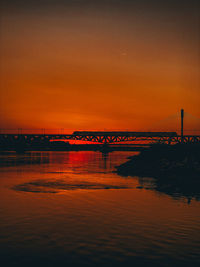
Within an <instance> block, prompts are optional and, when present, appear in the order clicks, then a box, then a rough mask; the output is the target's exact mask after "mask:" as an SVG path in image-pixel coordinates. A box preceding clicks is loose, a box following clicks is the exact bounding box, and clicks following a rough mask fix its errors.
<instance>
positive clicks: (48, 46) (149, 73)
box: [0, 0, 200, 133]
mask: <svg viewBox="0 0 200 267" xmlns="http://www.w3.org/2000/svg"><path fill="white" fill-rule="evenodd" d="M41 2H42V1H41ZM86 2H87V4H86V5H84V6H83V4H82V3H81V1H78V2H77V4H74V2H73V1H67V3H68V4H66V5H65V4H64V3H63V2H62V1H58V3H59V4H55V3H53V2H52V1H51V3H52V5H50V6H49V7H48V8H47V7H45V5H42V4H41V5H38V6H37V4H34V2H32V1H30V4H27V3H26V4H25V2H23V1H22V3H23V4H22V5H21V7H20V6H18V7H17V6H15V5H14V2H13V3H12V1H11V3H12V4H11V5H10V6H9V5H8V4H6V3H5V4H4V5H3V8H2V11H1V21H2V25H1V49H0V52H1V66H0V78H1V92H0V94H1V99H0V101H1V107H0V125H1V128H26V129H27V128H28V129H32V128H33V129H38V128H40V129H42V128H47V129H62V128H64V129H66V131H67V132H69V133H70V132H73V131H75V130H100V129H101V130H104V129H107V130H122V129H124V130H135V131H141V130H148V129H151V126H152V125H153V124H154V123H155V122H156V121H159V120H161V119H164V118H165V117H168V116H169V115H170V114H173V113H176V112H178V111H179V110H180V109H181V108H184V109H185V110H186V111H188V113H192V114H194V115H195V116H197V117H200V108H199V99H200V91H199V85H200V79H199V70H200V61H199V14H198V9H196V1H191V2H190V4H185V2H184V1H183V4H182V6H180V7H179V8H176V7H175V6H173V5H171V4H166V3H165V5H166V6H164V8H161V6H159V5H157V1H152V3H154V4H152V5H149V4H148V1H145V0H143V1H141V2H142V3H143V5H142V4H141V5H140V3H139V1H136V3H137V4H135V5H133V4H131V3H130V1H117V4H114V3H113V1H109V3H110V4H109V5H107V4H106V1H103V2H102V4H100V1H93V4H91V1H86ZM169 2H170V1H169ZM174 2H177V1H174ZM170 3H171V2H170ZM188 6H189V7H190V9H188ZM186 10H187V12H186ZM195 127H198V125H197V124H196V125H195Z"/></svg>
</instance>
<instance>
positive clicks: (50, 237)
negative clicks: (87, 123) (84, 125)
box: [0, 152, 200, 267]
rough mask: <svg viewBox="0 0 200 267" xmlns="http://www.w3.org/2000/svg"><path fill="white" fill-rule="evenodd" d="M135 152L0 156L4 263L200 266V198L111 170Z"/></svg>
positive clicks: (0, 236)
mask: <svg viewBox="0 0 200 267" xmlns="http://www.w3.org/2000/svg"><path fill="white" fill-rule="evenodd" d="M133 154H134V152H112V153H109V154H108V155H107V154H102V153H100V152H33V153H27V154H25V155H16V154H14V153H7V154H4V155H0V162H1V166H0V262H1V266H44V267H45V266H47V267H48V266H200V202H199V201H197V200H195V199H192V200H191V201H188V199H186V198H185V197H184V196H181V195H180V194H179V195H178V196H170V195H167V194H165V193H160V192H157V191H156V189H155V188H154V180H153V179H149V178H143V179H141V178H138V177H121V176H118V175H117V174H116V173H113V170H114V167H115V166H116V165H119V164H121V163H123V162H125V161H126V160H127V157H128V156H131V155H133ZM144 167H145V166H144Z"/></svg>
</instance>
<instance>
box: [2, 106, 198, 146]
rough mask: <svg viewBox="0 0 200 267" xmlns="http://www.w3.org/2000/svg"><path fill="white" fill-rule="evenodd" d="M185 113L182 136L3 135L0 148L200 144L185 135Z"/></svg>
mask: <svg viewBox="0 0 200 267" xmlns="http://www.w3.org/2000/svg"><path fill="white" fill-rule="evenodd" d="M183 119H184V111H183V110H181V134H180V135H178V134H177V132H168V131H165V132H157V131H150V132H133V131H75V132H73V133H72V134H49V133H42V134H33V133H23V134H22V132H20V131H18V133H6V132H4V133H1V134H0V147H7V146H17V145H19V146H20V145H21V146H27V145H28V146H31V145H33V144H35V143H38V144H48V143H50V142H52V141H56V140H57V141H58V140H59V141H70V140H73V141H74V140H76V141H84V142H92V143H95V144H97V143H98V144H119V143H124V142H125V143H127V142H129V143H130V142H131V143H133V144H140V145H141V144H143V145H144V144H151V145H152V144H157V143H160V144H168V145H173V144H178V143H185V144H200V135H185V134H184V132H183V125H184V120H183Z"/></svg>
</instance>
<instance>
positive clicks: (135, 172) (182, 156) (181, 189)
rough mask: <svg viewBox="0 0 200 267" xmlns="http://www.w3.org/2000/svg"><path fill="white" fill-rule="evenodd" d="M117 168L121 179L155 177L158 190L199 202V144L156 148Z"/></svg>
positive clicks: (159, 146) (130, 159)
mask: <svg viewBox="0 0 200 267" xmlns="http://www.w3.org/2000/svg"><path fill="white" fill-rule="evenodd" d="M116 169H117V173H118V174H119V175H122V176H137V177H150V178H154V180H155V189H156V190H158V191H161V192H165V193H167V194H170V195H173V196H177V195H179V196H185V197H188V198H193V197H195V198H198V199H200V146H199V145H184V144H179V145H174V146H167V145H155V146H153V147H151V148H149V149H148V150H144V151H142V152H141V153H140V154H139V155H137V156H133V157H130V158H129V160H128V161H127V162H126V163H124V164H122V165H120V166H117V167H116Z"/></svg>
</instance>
